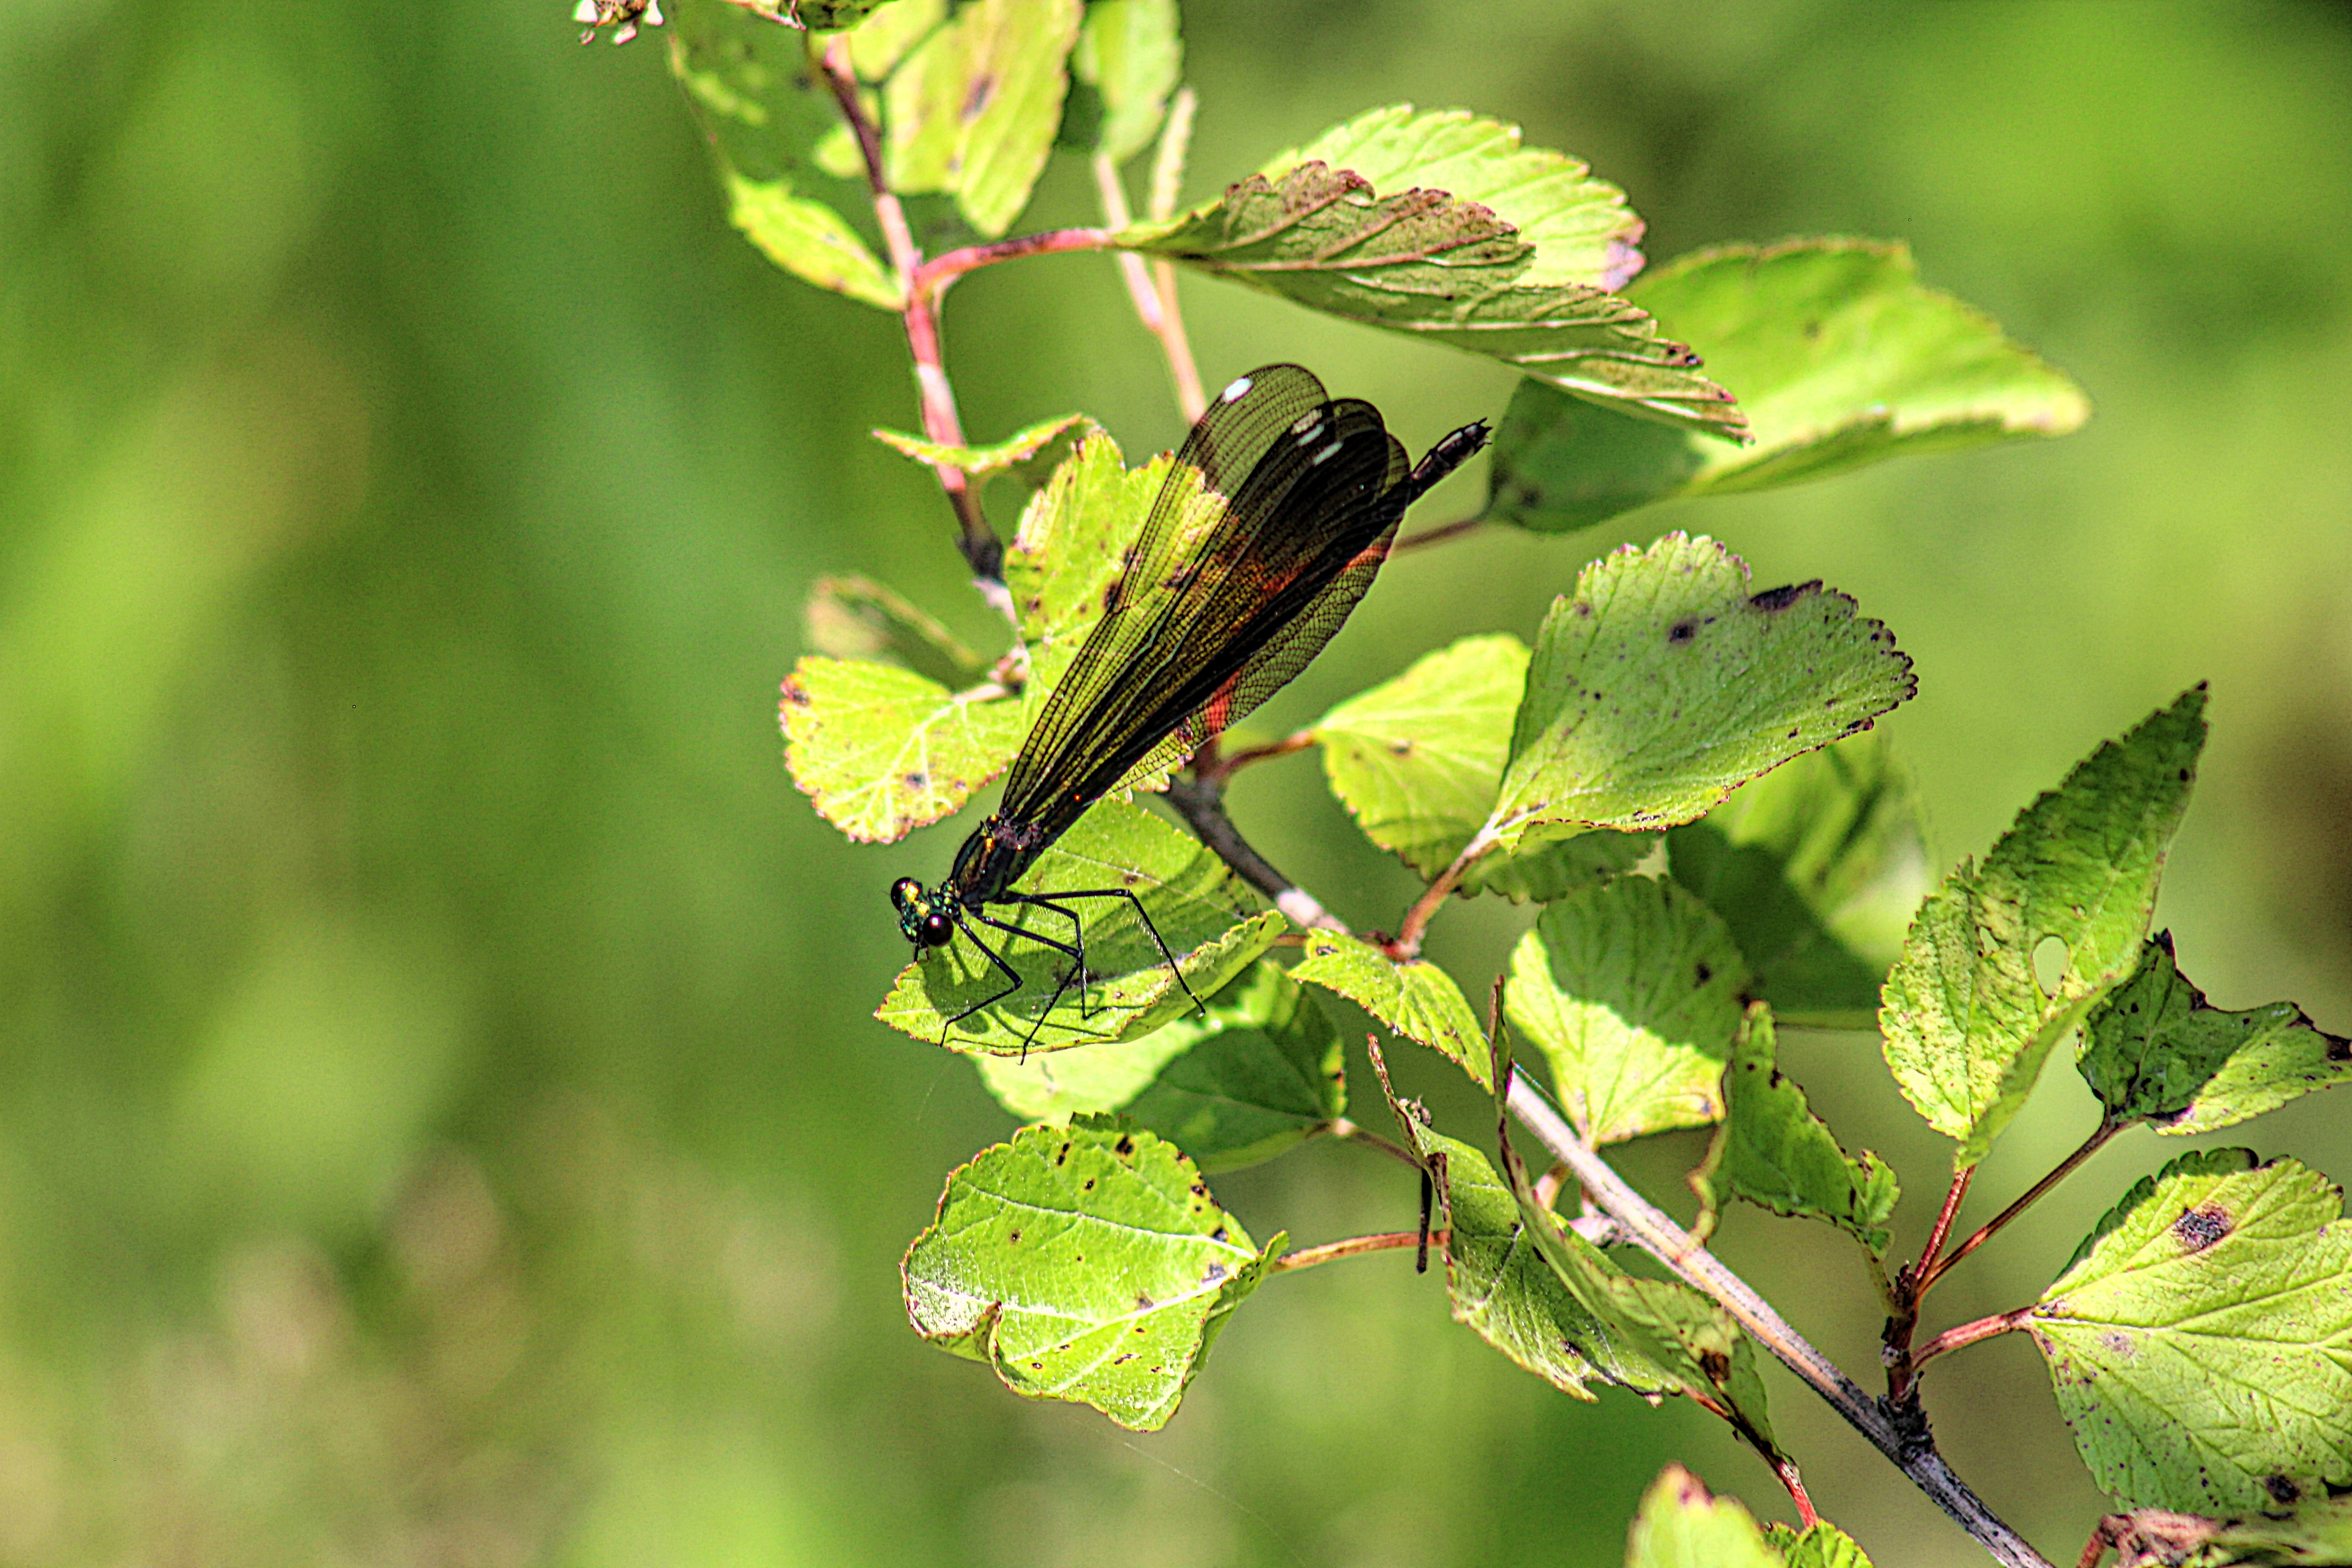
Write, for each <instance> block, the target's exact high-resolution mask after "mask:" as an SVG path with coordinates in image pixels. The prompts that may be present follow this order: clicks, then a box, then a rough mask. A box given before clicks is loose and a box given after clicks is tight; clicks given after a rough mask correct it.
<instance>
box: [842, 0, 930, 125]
mask: <svg viewBox="0 0 2352 1568" xmlns="http://www.w3.org/2000/svg"><path fill="white" fill-rule="evenodd" d="M947 15H948V0H891V3H890V4H889V5H884V6H883V7H881V8H880V9H879V10H877V11H876V12H875V13H874V14H873V15H872V16H868V17H866V20H864V21H863V22H860V23H859V24H857V26H856V27H854V28H852V29H851V30H850V34H849V68H850V69H851V70H852V71H854V72H855V73H856V76H857V79H858V80H860V81H880V80H881V79H883V78H884V77H887V76H888V75H889V74H890V72H891V70H892V68H894V67H896V66H897V65H898V62H899V61H900V60H902V59H905V58H907V51H908V50H909V49H911V48H913V47H915V46H916V45H917V44H919V43H921V42H922V41H923V39H924V38H926V37H929V35H930V31H931V29H932V28H934V27H936V26H939V25H940V23H941V22H943V21H945V20H947ZM843 129H845V130H846V129H847V127H844V128H843Z"/></svg>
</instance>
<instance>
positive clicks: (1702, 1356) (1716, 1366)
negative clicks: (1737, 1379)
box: [1698, 1351, 1731, 1387]
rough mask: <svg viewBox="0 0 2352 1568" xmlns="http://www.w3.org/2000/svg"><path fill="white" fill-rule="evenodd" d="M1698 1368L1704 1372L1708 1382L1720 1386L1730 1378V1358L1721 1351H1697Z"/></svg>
mask: <svg viewBox="0 0 2352 1568" xmlns="http://www.w3.org/2000/svg"><path fill="white" fill-rule="evenodd" d="M1698 1369H1699V1371H1701V1372H1703V1373H1706V1380H1707V1381H1708V1382H1709V1383H1712V1384H1716V1385H1717V1387H1721V1386H1722V1385H1723V1384H1725V1383H1726V1382H1727V1381H1728V1380H1729V1379H1730V1376H1731V1358H1730V1357H1729V1356H1727V1355H1726V1354H1724V1353H1723V1352H1721V1351H1701V1352H1699V1353H1698Z"/></svg>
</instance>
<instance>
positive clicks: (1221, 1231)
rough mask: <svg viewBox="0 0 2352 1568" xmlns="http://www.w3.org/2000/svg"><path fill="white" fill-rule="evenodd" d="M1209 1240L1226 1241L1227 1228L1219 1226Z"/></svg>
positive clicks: (1211, 1233)
mask: <svg viewBox="0 0 2352 1568" xmlns="http://www.w3.org/2000/svg"><path fill="white" fill-rule="evenodd" d="M1209 1239H1210V1240H1211V1241H1223V1240H1224V1239H1225V1227H1224V1226H1218V1227H1217V1228H1216V1229H1214V1230H1213V1231H1211V1232H1210V1233H1209Z"/></svg>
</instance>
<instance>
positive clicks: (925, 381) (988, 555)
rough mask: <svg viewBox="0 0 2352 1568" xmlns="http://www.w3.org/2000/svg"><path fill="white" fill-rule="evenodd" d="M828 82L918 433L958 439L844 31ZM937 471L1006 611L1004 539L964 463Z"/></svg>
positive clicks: (932, 320) (933, 321) (941, 365)
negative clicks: (892, 278)
mask: <svg viewBox="0 0 2352 1568" xmlns="http://www.w3.org/2000/svg"><path fill="white" fill-rule="evenodd" d="M822 60H823V69H824V78H825V80H826V82H827V83H829V84H830V85H831V86H832V88H833V97H834V101H835V103H837V104H839V105H840V107H841V117H842V118H843V119H844V120H845V121H848V124H849V129H850V131H851V132H852V133H853V134H854V135H855V136H856V139H857V151H858V153H859V155H860V156H861V157H862V158H863V159H864V160H865V163H866V186H867V188H868V189H869V190H870V191H871V193H872V195H873V199H874V216H875V220H876V221H877V223H879V224H880V225H881V226H882V240H883V243H884V245H885V246H886V247H887V248H888V250H889V253H890V266H891V268H893V269H894V270H895V271H897V273H898V283H899V287H901V288H903V289H905V290H906V291H907V292H906V299H905V300H904V301H903V302H902V303H901V304H900V306H899V310H898V314H899V318H900V320H902V321H904V322H905V323H906V328H907V352H908V354H909V355H910V356H911V357H912V358H913V360H914V362H915V387H916V390H917V392H918V393H919V395H920V399H921V403H922V412H923V434H924V435H925V436H926V437H929V438H930V439H931V440H932V441H934V442H936V443H937V444H938V445H940V446H942V447H961V446H962V445H963V421H962V420H961V418H960V417H959V416H957V414H956V402H955V387H954V385H953V384H951V383H950V382H949V380H948V373H947V364H946V362H945V361H944V360H943V359H942V358H941V356H940V321H939V315H938V312H937V311H936V310H934V309H933V306H932V300H931V294H930V290H929V289H925V288H922V287H920V286H919V279H920V276H921V273H922V268H923V253H922V251H921V250H919V249H918V248H917V247H916V245H915V235H914V230H913V229H911V228H909V227H908V224H907V209H906V208H905V207H904V206H903V205H900V203H899V201H898V193H897V192H896V191H893V190H892V189H891V188H890V182H889V177H888V175H887V174H886V173H885V172H884V170H883V167H882V134H881V132H880V131H879V130H878V129H877V127H876V125H875V123H874V121H871V120H869V119H867V118H866V108H865V105H864V104H862V103H860V102H859V101H858V98H857V77H856V72H854V71H853V70H852V69H851V68H850V64H849V37H848V35H847V34H845V33H844V34H836V35H835V37H834V39H833V41H832V42H831V43H830V44H828V45H826V46H825V49H824V55H823V57H822ZM931 471H932V472H933V473H935V474H937V475H939V477H940V489H944V490H945V491H947V496H948V504H949V505H950V506H951V507H953V508H954V509H955V514H956V522H957V525H958V529H959V538H958V541H957V542H958V545H959V547H960V548H961V550H962V551H963V558H964V561H965V563H967V564H969V565H970V566H971V571H972V575H974V576H975V577H978V578H980V579H981V580H982V582H983V583H986V584H996V585H997V592H996V593H995V594H992V595H989V597H990V598H991V600H992V602H996V603H997V607H998V609H999V610H1000V611H1002V612H1003V613H1005V614H1007V615H1008V616H1009V615H1010V613H1011V611H1012V608H1013V600H1012V596H1011V595H1008V594H1005V593H1004V592H1003V580H1004V546H1003V544H1002V543H1001V542H999V541H998V540H997V537H996V535H995V533H994V532H992V531H991V530H990V528H989V526H988V520H987V519H986V518H985V517H983V516H982V515H981V510H980V492H979V491H977V490H975V489H972V485H971V477H970V476H969V475H967V474H966V473H965V472H964V471H963V470H962V469H961V468H947V467H943V466H942V467H937V468H933V469H932V470H931Z"/></svg>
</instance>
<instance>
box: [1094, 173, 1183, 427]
mask: <svg viewBox="0 0 2352 1568" xmlns="http://www.w3.org/2000/svg"><path fill="white" fill-rule="evenodd" d="M1094 171H1095V191H1096V193H1097V195H1098V196H1099V198H1100V199H1101V202H1102V209H1103V221H1104V222H1106V223H1108V225H1109V226H1110V227H1111V229H1112V230H1113V231H1117V230H1118V229H1123V228H1125V227H1126V226H1128V225H1129V223H1131V222H1133V221H1134V218H1133V216H1132V215H1130V214H1129V212H1128V210H1127V187H1126V186H1125V185H1123V184H1120V183H1119V178H1118V164H1117V163H1113V162H1112V161H1111V160H1110V157H1109V155H1108V154H1107V153H1096V154H1095V157H1094ZM1105 237H1106V238H1108V235H1106V236H1105ZM1166 265H1167V264H1166V263H1164V262H1163V263H1162V264H1161V266H1162V267H1163V268H1165V267H1166ZM1118 269H1119V272H1120V275H1121V276H1123V277H1124V278H1125V279H1127V297H1128V299H1129V300H1131V301H1133V303H1134V305H1135V314H1136V317H1137V319H1138V320H1139V321H1142V322H1143V325H1144V330H1145V331H1149V332H1150V334H1151V335H1152V336H1153V337H1155V338H1158V339H1159V340H1160V355H1161V357H1162V358H1164V359H1166V360H1167V362H1168V379H1169V380H1170V381H1171V382H1172V383H1174V384H1175V389H1176V406H1177V407H1178V408H1179V409H1181V411H1182V412H1183V415H1184V420H1185V423H1186V424H1192V423H1193V422H1195V421H1197V420H1198V419H1199V418H1200V417H1201V415H1202V411H1203V410H1205V409H1206V408H1207V407H1208V406H1209V399H1208V397H1207V395H1205V394H1204V393H1202V390H1201V372H1200V370H1199V368H1198V367H1196V366H1195V365H1194V364H1193V363H1192V342H1190V341H1189V340H1188V339H1187V338H1186V337H1185V336H1184V317H1183V315H1182V313H1181V311H1179V310H1178V309H1177V307H1176V290H1175V287H1174V273H1173V269H1172V268H1170V269H1169V277H1168V279H1165V282H1166V283H1167V287H1165V288H1163V287H1162V286H1161V283H1162V280H1160V279H1154V278H1153V276H1152V269H1151V268H1150V266H1149V265H1148V264H1147V263H1146V262H1145V261H1144V259H1143V258H1142V257H1140V256H1139V255H1137V254H1136V253H1135V252H1134V251H1131V250H1122V251H1120V252H1119V253H1118Z"/></svg>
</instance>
